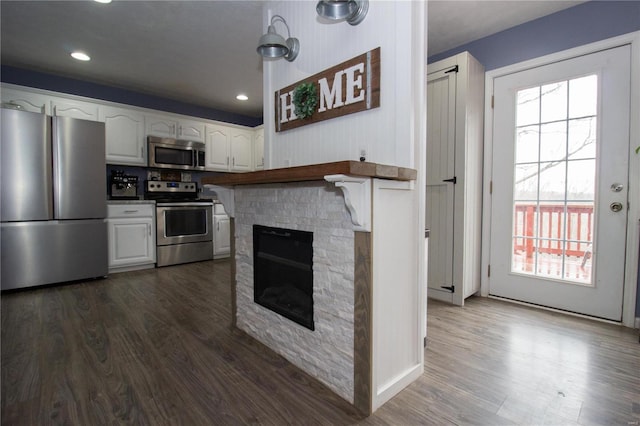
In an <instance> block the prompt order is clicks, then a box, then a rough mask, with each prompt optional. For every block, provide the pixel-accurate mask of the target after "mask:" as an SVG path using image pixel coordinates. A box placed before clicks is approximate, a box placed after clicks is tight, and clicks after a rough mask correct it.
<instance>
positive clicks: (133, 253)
mask: <svg viewBox="0 0 640 426" xmlns="http://www.w3.org/2000/svg"><path fill="white" fill-rule="evenodd" d="M108 223H109V268H121V267H127V266H136V265H144V264H149V263H155V250H156V247H155V241H154V240H153V219H152V218H150V217H132V218H122V219H109V220H108Z"/></svg>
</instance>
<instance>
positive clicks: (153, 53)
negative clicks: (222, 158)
mask: <svg viewBox="0 0 640 426" xmlns="http://www.w3.org/2000/svg"><path fill="white" fill-rule="evenodd" d="M578 3H582V2H581V1H540V0H538V1H516V0H512V1H487V0H485V1H457V0H448V1H429V3H428V7H429V22H428V32H429V34H428V49H429V55H433V54H436V53H440V52H443V51H446V50H448V49H451V48H454V47H456V46H459V45H461V44H464V43H467V42H469V41H472V40H476V39H478V38H481V37H484V36H487V35H490V34H493V33H496V32H499V31H502V30H504V29H507V28H510V27H512V26H515V25H519V24H521V23H523V22H527V21H530V20H532V19H536V18H539V17H541V16H544V15H548V14H550V13H554V12H556V11H558V10H562V9H565V8H567V7H571V6H574V5H576V4H578ZM262 6H263V3H262V2H261V1H249V0H243V1H239V0H237V1H122V0H120V1H118V0H114V1H113V3H111V4H106V5H105V4H99V3H96V2H93V1H8V0H2V1H0V19H1V21H0V25H1V26H0V31H1V32H0V40H1V58H0V60H1V61H2V64H3V65H11V66H14V67H19V68H27V69H32V70H36V71H43V72H47V73H50V74H56V75H63V76H67V77H71V78H75V79H80V80H85V81H91V82H96V83H101V84H105V85H110V86H115V87H121V88H124V89H129V90H133V91H137V92H142V93H147V94H152V95H157V96H160V97H164V98H169V99H175V100H179V101H184V102H188V103H191V104H195V105H201V106H205V107H209V108H214V109H219V110H222V111H228V112H233V113H237V114H242V115H247V116H252V117H259V116H261V115H262V60H261V58H260V57H259V56H258V54H257V53H256V50H255V48H256V44H257V41H258V39H259V38H260V36H261V35H262V28H263V22H262ZM370 7H375V2H372V5H371V6H370ZM365 19H366V18H365ZM294 36H295V34H294ZM302 48H303V49H304V46H302ZM78 49H79V50H84V51H86V52H87V53H89V54H90V55H91V57H92V60H91V61H90V62H78V61H75V60H73V59H71V58H70V57H69V55H68V53H70V52H71V51H72V50H78ZM241 92H242V93H245V94H247V96H248V97H249V101H246V102H241V101H238V100H236V99H235V96H236V95H237V94H238V93H241Z"/></svg>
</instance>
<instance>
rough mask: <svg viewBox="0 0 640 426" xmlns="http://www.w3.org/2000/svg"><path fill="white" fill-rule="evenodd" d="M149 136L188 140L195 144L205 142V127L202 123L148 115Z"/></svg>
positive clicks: (147, 127)
mask: <svg viewBox="0 0 640 426" xmlns="http://www.w3.org/2000/svg"><path fill="white" fill-rule="evenodd" d="M145 118H146V123H147V124H146V129H147V135H149V136H159V137H162V138H177V139H186V140H190V141H193V142H204V141H205V134H204V128H205V125H204V123H203V122H201V121H195V120H176V119H174V118H172V117H167V116H165V117H163V116H159V115H147V116H146V117H145Z"/></svg>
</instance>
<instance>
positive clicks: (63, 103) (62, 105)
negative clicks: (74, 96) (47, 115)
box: [51, 98, 99, 121]
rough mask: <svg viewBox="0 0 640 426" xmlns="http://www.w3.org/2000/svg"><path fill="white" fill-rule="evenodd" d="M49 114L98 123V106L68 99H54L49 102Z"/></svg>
mask: <svg viewBox="0 0 640 426" xmlns="http://www.w3.org/2000/svg"><path fill="white" fill-rule="evenodd" d="M51 112H52V115H53V116H56V117H71V118H79V119H81V120H90V121H99V120H98V104H94V103H90V102H82V101H75V100H69V99H56V98H54V99H53V100H52V101H51Z"/></svg>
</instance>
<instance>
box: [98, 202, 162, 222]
mask: <svg viewBox="0 0 640 426" xmlns="http://www.w3.org/2000/svg"><path fill="white" fill-rule="evenodd" d="M154 211H155V205H154V204H108V205H107V217H108V218H109V219H111V218H115V217H153V215H154Z"/></svg>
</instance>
